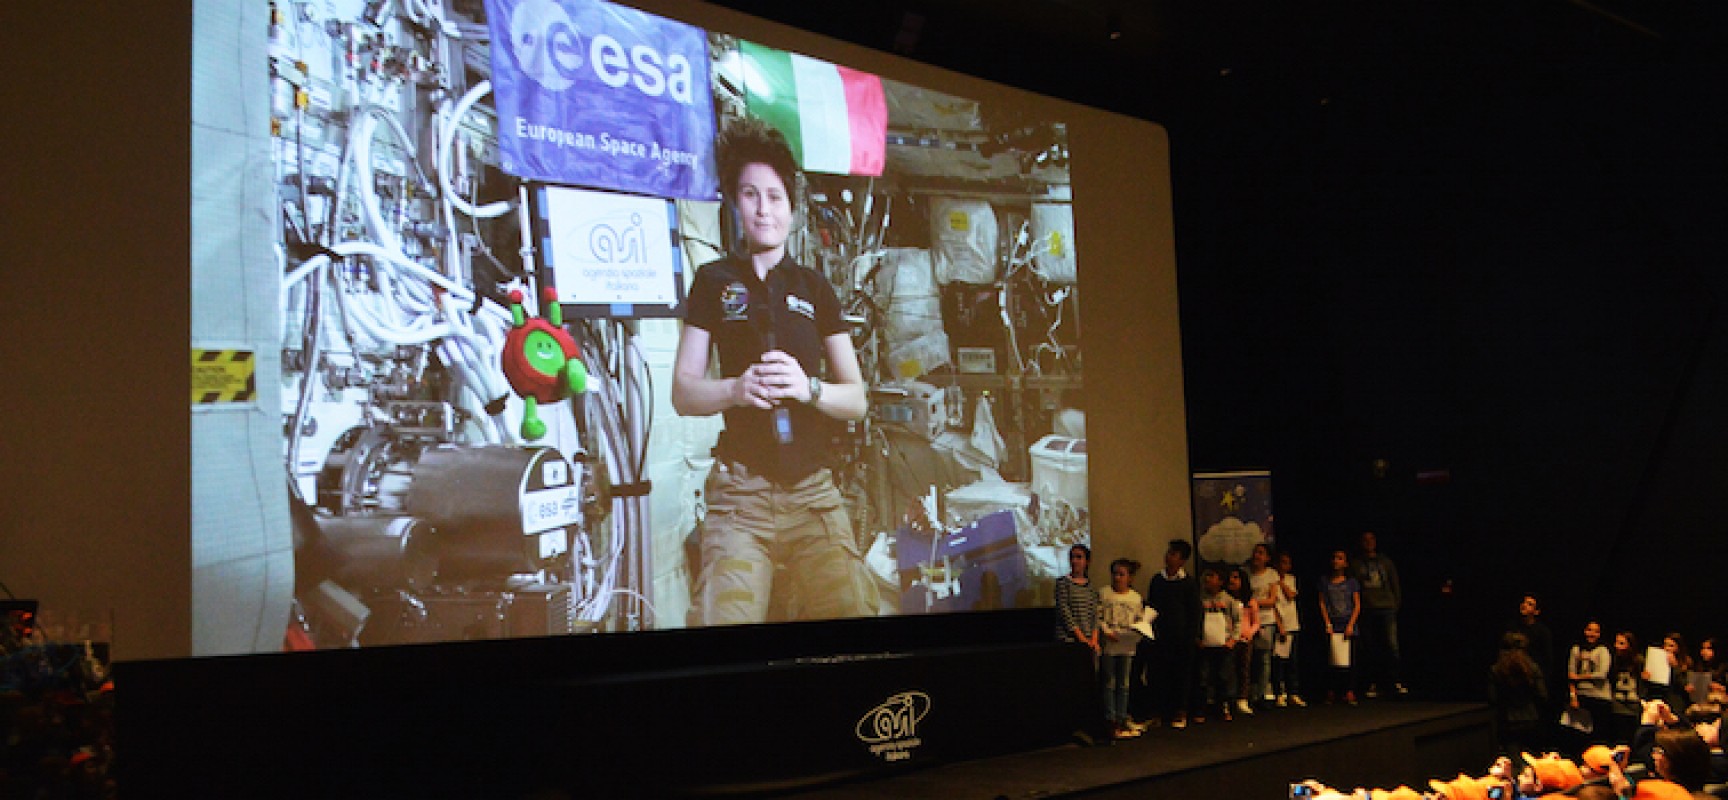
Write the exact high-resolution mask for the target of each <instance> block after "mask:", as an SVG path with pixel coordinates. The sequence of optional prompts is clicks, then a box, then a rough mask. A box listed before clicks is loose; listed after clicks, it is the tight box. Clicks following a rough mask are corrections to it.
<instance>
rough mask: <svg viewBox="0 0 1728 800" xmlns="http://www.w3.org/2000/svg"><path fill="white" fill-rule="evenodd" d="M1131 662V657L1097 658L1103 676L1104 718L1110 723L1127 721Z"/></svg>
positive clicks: (1105, 656)
mask: <svg viewBox="0 0 1728 800" xmlns="http://www.w3.org/2000/svg"><path fill="white" fill-rule="evenodd" d="M1133 662H1134V656H1132V655H1124V656H1113V655H1104V656H1102V657H1100V658H1099V666H1100V668H1101V670H1102V671H1103V676H1104V680H1103V686H1104V718H1105V719H1108V720H1110V721H1111V722H1123V721H1125V720H1127V719H1128V675H1129V667H1130V666H1132V664H1133Z"/></svg>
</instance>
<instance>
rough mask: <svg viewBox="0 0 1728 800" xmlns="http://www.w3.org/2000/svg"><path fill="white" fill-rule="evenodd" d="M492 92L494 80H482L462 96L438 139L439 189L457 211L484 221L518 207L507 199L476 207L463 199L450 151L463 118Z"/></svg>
mask: <svg viewBox="0 0 1728 800" xmlns="http://www.w3.org/2000/svg"><path fill="white" fill-rule="evenodd" d="M490 91H492V82H491V81H481V82H479V83H477V84H474V88H472V89H469V90H468V93H467V94H465V95H462V99H461V100H458V101H456V108H455V109H454V110H452V111H451V112H450V118H449V119H448V120H446V121H445V123H444V129H443V130H442V131H440V132H439V136H438V188H440V189H442V190H443V191H444V197H445V199H447V200H449V201H450V204H451V205H453V206H455V207H456V210H458V211H461V212H462V213H464V214H467V215H468V216H470V217H480V218H482V219H486V218H490V217H499V216H503V215H505V214H508V213H510V210H511V209H512V208H514V207H515V204H514V203H511V202H509V201H507V200H499V201H496V202H492V203H487V204H486V205H483V206H480V207H479V208H475V207H474V204H473V203H470V202H468V201H467V200H465V199H463V197H462V196H461V195H459V194H457V192H456V190H455V188H454V187H452V186H451V185H450V151H451V148H453V147H454V146H455V142H456V129H457V128H458V127H460V126H461V124H462V118H463V117H465V116H467V115H468V111H469V109H472V108H473V107H474V104H475V103H476V102H478V101H479V100H480V98H482V97H485V96H486V94H487V93H488V92H490Z"/></svg>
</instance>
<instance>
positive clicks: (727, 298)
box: [720, 281, 750, 322]
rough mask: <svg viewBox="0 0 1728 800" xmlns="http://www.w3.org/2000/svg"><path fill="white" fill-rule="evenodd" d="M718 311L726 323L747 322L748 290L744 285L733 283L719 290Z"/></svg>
mask: <svg viewBox="0 0 1728 800" xmlns="http://www.w3.org/2000/svg"><path fill="white" fill-rule="evenodd" d="M720 311H721V312H722V313H723V314H724V315H725V316H724V317H723V318H724V319H725V320H726V321H728V322H736V321H739V320H747V319H749V318H750V289H749V287H747V286H745V285H744V284H742V283H740V282H738V281H733V282H732V283H729V284H727V285H726V288H724V289H722V290H720Z"/></svg>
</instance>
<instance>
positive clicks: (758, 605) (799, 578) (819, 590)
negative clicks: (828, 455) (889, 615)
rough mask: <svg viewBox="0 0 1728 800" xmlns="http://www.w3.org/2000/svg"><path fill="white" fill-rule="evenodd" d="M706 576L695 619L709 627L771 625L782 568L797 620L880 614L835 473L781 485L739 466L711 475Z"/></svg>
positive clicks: (716, 469) (704, 526) (704, 558)
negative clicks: (770, 613) (771, 601)
mask: <svg viewBox="0 0 1728 800" xmlns="http://www.w3.org/2000/svg"><path fill="white" fill-rule="evenodd" d="M707 500H708V516H707V517H706V518H705V519H704V520H703V522H702V572H701V578H700V580H699V581H698V584H697V597H696V599H695V600H696V602H695V605H696V608H694V609H692V611H693V612H694V613H693V614H692V615H691V616H692V617H693V618H694V620H693V621H695V622H697V623H698V624H702V625H735V624H740V623H753V622H764V621H766V620H767V617H768V603H769V598H770V596H771V594H772V593H773V592H774V591H775V587H774V576H775V572H776V570H775V566H776V564H778V565H781V566H783V567H785V569H784V570H783V571H782V573H781V574H782V575H783V576H784V578H785V580H787V581H788V583H789V585H786V586H781V587H779V591H780V592H782V593H784V594H785V595H786V600H787V609H788V614H789V617H790V619H794V620H807V619H831V618H835V617H860V616H874V615H875V614H876V613H877V607H878V603H879V598H878V592H877V589H876V583H875V581H874V579H873V578H872V577H871V575H870V574H869V572H868V571H867V570H866V569H865V566H864V559H863V557H862V556H860V555H859V553H858V543H857V541H856V540H855V539H854V538H853V537H852V522H851V520H850V519H849V518H848V517H847V516H846V508H845V506H844V504H843V503H842V502H841V497H840V490H839V489H838V488H836V487H835V485H834V478H833V476H832V474H830V472H829V471H828V470H826V469H822V470H817V471H816V472H815V473H812V474H811V475H810V476H809V477H807V478H805V479H803V480H801V481H799V482H797V483H795V484H792V485H789V486H781V485H778V484H775V483H774V482H772V481H770V480H768V479H767V478H764V477H762V476H761V475H757V474H755V473H752V472H751V471H750V470H749V469H748V468H746V467H744V466H742V465H739V464H727V463H720V464H717V465H715V467H714V471H713V472H712V473H710V474H709V476H708V489H707Z"/></svg>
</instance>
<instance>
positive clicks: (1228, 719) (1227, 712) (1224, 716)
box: [1218, 706, 1236, 722]
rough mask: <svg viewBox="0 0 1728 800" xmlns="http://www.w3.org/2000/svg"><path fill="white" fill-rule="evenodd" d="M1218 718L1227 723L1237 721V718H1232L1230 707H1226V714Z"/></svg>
mask: <svg viewBox="0 0 1728 800" xmlns="http://www.w3.org/2000/svg"><path fill="white" fill-rule="evenodd" d="M1218 718H1219V719H1222V720H1224V721H1225V722H1231V721H1234V720H1235V719H1236V718H1235V717H1232V716H1230V707H1229V706H1225V707H1224V713H1222V714H1219V715H1218Z"/></svg>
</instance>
